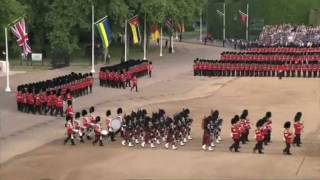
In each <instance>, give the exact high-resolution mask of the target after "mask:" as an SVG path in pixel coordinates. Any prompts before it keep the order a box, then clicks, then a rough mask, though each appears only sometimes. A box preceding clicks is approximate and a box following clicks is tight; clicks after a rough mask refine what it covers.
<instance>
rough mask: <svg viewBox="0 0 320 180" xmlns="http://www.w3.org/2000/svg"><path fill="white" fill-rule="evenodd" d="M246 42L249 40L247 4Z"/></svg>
mask: <svg viewBox="0 0 320 180" xmlns="http://www.w3.org/2000/svg"><path fill="white" fill-rule="evenodd" d="M246 40H247V41H248V40H249V4H247V22H246Z"/></svg>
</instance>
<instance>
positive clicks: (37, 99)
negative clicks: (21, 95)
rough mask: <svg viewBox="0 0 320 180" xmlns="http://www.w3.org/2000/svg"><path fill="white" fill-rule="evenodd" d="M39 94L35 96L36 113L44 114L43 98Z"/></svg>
mask: <svg viewBox="0 0 320 180" xmlns="http://www.w3.org/2000/svg"><path fill="white" fill-rule="evenodd" d="M36 93H37V94H36V95H35V96H34V101H35V103H34V105H35V112H36V113H37V112H38V113H39V114H42V112H41V96H40V94H39V92H36Z"/></svg>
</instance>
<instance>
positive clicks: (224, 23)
mask: <svg viewBox="0 0 320 180" xmlns="http://www.w3.org/2000/svg"><path fill="white" fill-rule="evenodd" d="M225 40H226V3H223V41H225Z"/></svg>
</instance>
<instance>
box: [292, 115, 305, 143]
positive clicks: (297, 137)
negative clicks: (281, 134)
mask: <svg viewBox="0 0 320 180" xmlns="http://www.w3.org/2000/svg"><path fill="white" fill-rule="evenodd" d="M301 116H302V113H301V112H297V113H296V115H295V117H294V124H293V127H294V139H293V144H294V145H297V146H298V147H300V144H301V131H302V129H303V124H302V123H301Z"/></svg>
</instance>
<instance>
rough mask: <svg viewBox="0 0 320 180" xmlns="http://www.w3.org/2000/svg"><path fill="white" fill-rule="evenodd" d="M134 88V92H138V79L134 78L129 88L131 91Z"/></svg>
mask: <svg viewBox="0 0 320 180" xmlns="http://www.w3.org/2000/svg"><path fill="white" fill-rule="evenodd" d="M134 88H136V92H138V78H137V77H136V76H133V77H132V87H131V91H132V89H134Z"/></svg>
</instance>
